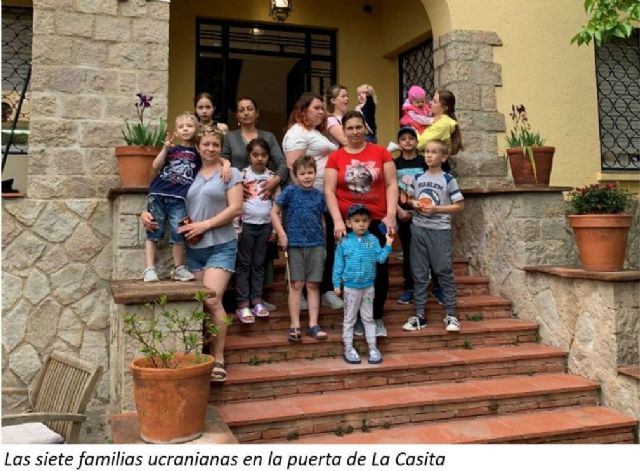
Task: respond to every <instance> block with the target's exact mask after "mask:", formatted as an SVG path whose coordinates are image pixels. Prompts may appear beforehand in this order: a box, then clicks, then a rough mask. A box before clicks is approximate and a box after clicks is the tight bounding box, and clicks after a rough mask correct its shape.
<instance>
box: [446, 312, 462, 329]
mask: <svg viewBox="0 0 640 471" xmlns="http://www.w3.org/2000/svg"><path fill="white" fill-rule="evenodd" d="M444 325H445V329H447V332H459V331H460V322H459V321H458V319H456V317H455V316H447V317H445V318H444Z"/></svg>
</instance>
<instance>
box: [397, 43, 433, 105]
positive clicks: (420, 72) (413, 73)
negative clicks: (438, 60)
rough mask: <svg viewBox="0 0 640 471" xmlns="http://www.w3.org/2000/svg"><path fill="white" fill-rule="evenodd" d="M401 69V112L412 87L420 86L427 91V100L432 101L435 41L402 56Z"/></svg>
mask: <svg viewBox="0 0 640 471" xmlns="http://www.w3.org/2000/svg"><path fill="white" fill-rule="evenodd" d="M398 66H399V68H400V74H399V77H400V89H399V93H400V97H399V98H400V99H399V101H398V103H400V111H402V104H403V103H404V100H405V99H406V97H407V92H408V91H409V88H410V87H411V85H419V86H421V87H422V88H424V89H425V90H426V91H427V99H429V100H430V99H431V97H432V95H433V93H434V92H435V90H434V83H433V80H434V71H435V68H434V66H433V40H432V39H427V40H426V41H425V42H423V43H421V44H418V45H417V46H415V47H413V48H411V49H409V50H408V51H406V52H403V53H402V54H400V56H399V58H398Z"/></svg>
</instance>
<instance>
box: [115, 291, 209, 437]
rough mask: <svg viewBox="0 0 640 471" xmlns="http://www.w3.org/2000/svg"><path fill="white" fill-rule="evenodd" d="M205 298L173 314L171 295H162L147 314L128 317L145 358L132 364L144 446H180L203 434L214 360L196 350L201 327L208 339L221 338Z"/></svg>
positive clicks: (147, 307)
mask: <svg viewBox="0 0 640 471" xmlns="http://www.w3.org/2000/svg"><path fill="white" fill-rule="evenodd" d="M207 297H208V294H206V293H204V292H197V293H196V294H195V296H194V299H195V301H196V302H197V303H198V304H197V307H196V308H194V309H193V310H191V311H190V312H180V311H179V310H178V309H169V307H168V298H167V296H161V297H160V299H158V301H156V302H155V303H147V304H145V306H144V307H145V311H144V313H143V314H131V313H125V314H124V317H123V321H124V328H123V330H124V333H125V334H126V335H128V336H130V337H132V338H133V339H135V340H137V341H138V342H139V343H140V345H141V347H140V353H142V355H143V356H142V357H140V358H136V359H134V360H133V362H132V363H131V374H132V377H133V391H134V398H135V403H136V410H137V411H138V421H139V425H140V436H141V438H142V439H143V440H144V441H146V442H149V443H182V442H186V441H190V440H193V439H195V438H197V437H199V436H200V435H202V431H203V430H204V419H205V416H206V411H207V403H208V400H209V382H210V379H211V371H212V370H213V366H214V361H215V359H214V357H213V356H211V355H205V354H202V353H199V352H198V349H199V347H200V346H201V345H202V343H203V339H202V329H203V325H204V329H205V332H206V333H208V334H209V335H212V336H215V335H217V333H218V329H217V328H216V327H215V326H214V325H213V324H212V323H211V321H210V319H209V316H208V315H207V314H206V313H205V312H204V311H203V310H202V309H201V306H202V303H203V302H204V300H205V299H206V298H207ZM176 345H179V346H180V347H179V348H181V351H177V347H176Z"/></svg>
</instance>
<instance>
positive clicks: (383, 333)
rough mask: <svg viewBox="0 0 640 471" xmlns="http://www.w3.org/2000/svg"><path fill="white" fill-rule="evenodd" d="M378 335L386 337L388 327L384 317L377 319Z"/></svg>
mask: <svg viewBox="0 0 640 471" xmlns="http://www.w3.org/2000/svg"><path fill="white" fill-rule="evenodd" d="M375 321H376V337H386V336H387V328H386V327H385V326H384V324H383V323H382V319H376V320H375Z"/></svg>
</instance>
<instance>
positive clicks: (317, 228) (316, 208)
mask: <svg viewBox="0 0 640 471" xmlns="http://www.w3.org/2000/svg"><path fill="white" fill-rule="evenodd" d="M276 204H277V205H278V206H280V207H281V208H282V211H283V213H284V217H283V219H284V230H285V232H286V233H287V239H289V246H290V247H317V246H319V245H324V226H323V225H322V221H323V217H324V213H326V212H327V211H328V209H327V203H326V201H325V199H324V194H322V192H321V191H319V190H316V189H315V188H311V189H309V190H305V189H303V188H301V187H299V186H296V185H289V186H287V187H285V189H284V190H282V193H280V195H279V196H278V197H277V198H276Z"/></svg>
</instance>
